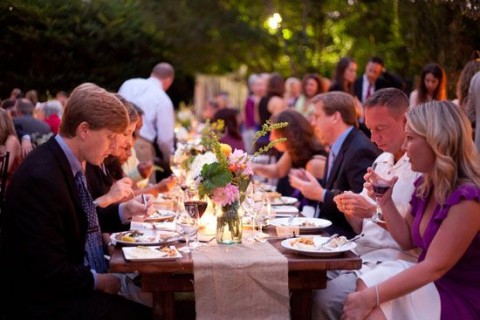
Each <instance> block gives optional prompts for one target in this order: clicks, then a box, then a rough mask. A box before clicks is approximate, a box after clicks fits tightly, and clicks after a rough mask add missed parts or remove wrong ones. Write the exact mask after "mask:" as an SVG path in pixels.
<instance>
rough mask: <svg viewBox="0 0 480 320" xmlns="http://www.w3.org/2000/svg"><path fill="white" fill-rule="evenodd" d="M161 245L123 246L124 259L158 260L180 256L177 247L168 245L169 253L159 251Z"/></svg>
mask: <svg viewBox="0 0 480 320" xmlns="http://www.w3.org/2000/svg"><path fill="white" fill-rule="evenodd" d="M160 248H162V247H140V246H137V247H123V248H122V251H123V255H124V257H125V260H128V261H158V260H173V259H178V258H181V257H182V255H181V253H180V252H178V250H177V248H175V247H174V246H170V247H169V249H170V250H172V254H173V255H170V254H168V253H167V252H163V251H160V250H158V249H160Z"/></svg>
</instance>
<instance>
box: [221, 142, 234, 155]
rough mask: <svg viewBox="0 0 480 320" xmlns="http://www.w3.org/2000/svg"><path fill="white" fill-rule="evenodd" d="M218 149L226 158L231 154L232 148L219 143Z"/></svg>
mask: <svg viewBox="0 0 480 320" xmlns="http://www.w3.org/2000/svg"><path fill="white" fill-rule="evenodd" d="M220 149H221V150H222V152H223V154H224V155H225V156H226V157H227V158H228V157H229V156H230V155H231V154H232V147H230V146H229V145H228V144H225V143H220Z"/></svg>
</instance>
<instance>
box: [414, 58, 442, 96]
mask: <svg viewBox="0 0 480 320" xmlns="http://www.w3.org/2000/svg"><path fill="white" fill-rule="evenodd" d="M427 74H431V75H433V76H434V77H435V79H437V80H438V85H437V87H436V88H435V90H434V91H433V97H432V99H433V100H438V101H441V100H445V99H447V75H446V74H445V70H443V68H442V67H441V66H440V65H439V64H438V63H433V62H432V63H429V64H427V65H426V66H425V67H424V68H423V70H422V74H421V76H420V81H419V82H418V88H417V90H418V96H417V104H420V103H424V102H427V101H428V99H427V95H428V90H427V86H426V85H425V77H426V76H427Z"/></svg>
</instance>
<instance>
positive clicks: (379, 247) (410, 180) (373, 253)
mask: <svg viewBox="0 0 480 320" xmlns="http://www.w3.org/2000/svg"><path fill="white" fill-rule="evenodd" d="M388 156H391V154H388V153H382V154H381V155H379V156H378V157H377V159H376V160H375V161H385V160H386V158H387V157H388ZM393 171H394V172H395V176H397V177H398V178H399V179H398V181H397V183H396V184H395V186H394V187H393V192H392V199H393V202H394V203H395V206H396V207H397V209H398V211H399V212H400V214H401V215H403V216H405V215H406V214H407V213H408V212H409V209H410V200H411V198H412V194H413V192H414V189H415V188H414V182H415V180H417V178H418V177H419V176H420V173H417V172H413V171H412V168H411V165H410V162H409V161H408V157H407V155H406V154H404V155H403V156H402V157H401V158H400V159H399V160H398V161H397V162H396V163H395V164H394V167H393ZM360 194H361V195H362V196H364V197H365V198H366V199H367V200H369V201H370V202H371V203H375V202H374V201H373V200H372V199H371V198H370V197H369V196H368V194H367V190H366V189H365V188H364V189H363V190H362V192H361V193H360ZM362 233H363V234H364V237H363V238H361V239H360V240H358V241H357V247H356V248H355V249H354V251H355V253H356V254H358V255H359V256H360V257H361V258H362V261H363V266H362V269H361V270H360V271H359V273H360V274H363V273H365V272H367V271H369V270H371V269H373V268H374V267H375V266H376V265H377V264H378V263H379V262H383V261H389V260H396V259H401V260H406V261H412V262H416V261H417V256H418V252H416V251H404V250H402V249H401V248H400V246H399V245H398V243H397V242H396V241H395V240H394V239H393V238H392V236H391V234H390V232H388V231H386V230H385V229H383V228H382V227H380V226H379V225H377V224H375V223H373V222H372V221H371V219H363V228H362Z"/></svg>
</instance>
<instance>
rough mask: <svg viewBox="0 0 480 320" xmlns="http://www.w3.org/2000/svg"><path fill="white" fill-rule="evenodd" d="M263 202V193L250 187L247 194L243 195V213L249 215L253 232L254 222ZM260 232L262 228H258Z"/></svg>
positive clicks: (256, 220)
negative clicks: (250, 189)
mask: <svg viewBox="0 0 480 320" xmlns="http://www.w3.org/2000/svg"><path fill="white" fill-rule="evenodd" d="M264 204H265V196H264V195H263V193H261V192H258V191H254V189H253V188H252V191H251V192H250V193H247V196H246V197H245V200H244V201H243V204H242V205H243V209H244V210H245V213H246V214H247V216H249V217H250V218H251V219H252V231H253V233H254V234H255V230H256V228H255V223H256V222H259V220H258V218H257V215H260V212H261V210H262V208H263V206H264ZM261 232H262V229H260V233H261Z"/></svg>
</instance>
